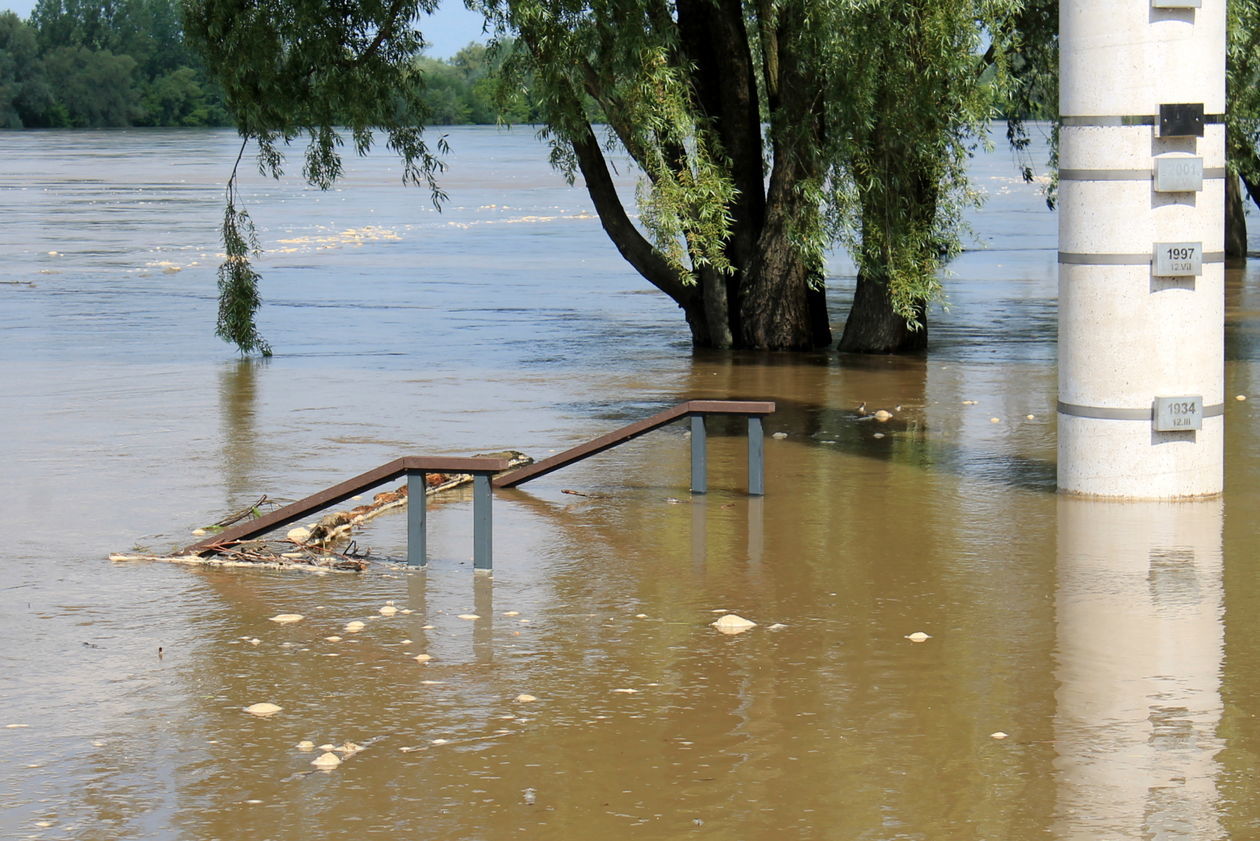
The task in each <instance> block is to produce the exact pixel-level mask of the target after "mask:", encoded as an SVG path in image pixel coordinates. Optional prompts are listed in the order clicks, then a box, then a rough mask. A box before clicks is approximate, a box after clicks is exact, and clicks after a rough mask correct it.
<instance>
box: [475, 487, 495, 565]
mask: <svg viewBox="0 0 1260 841" xmlns="http://www.w3.org/2000/svg"><path fill="white" fill-rule="evenodd" d="M493 499H494V495H493V494H492V493H491V492H490V475H489V474H488V473H479V474H477V475H475V476H474V477H473V572H484V573H488V572H490V571H491V570H492V569H493V568H494V557H493V552H492V549H493V539H492V532H491V519H490V503H491V500H493Z"/></svg>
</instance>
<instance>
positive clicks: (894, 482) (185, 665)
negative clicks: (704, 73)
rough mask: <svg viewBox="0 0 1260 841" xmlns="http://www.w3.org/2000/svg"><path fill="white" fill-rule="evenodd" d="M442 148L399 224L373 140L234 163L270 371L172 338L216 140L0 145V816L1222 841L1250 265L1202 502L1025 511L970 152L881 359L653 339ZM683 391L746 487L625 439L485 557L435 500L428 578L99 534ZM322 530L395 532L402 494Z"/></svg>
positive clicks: (387, 827)
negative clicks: (910, 330)
mask: <svg viewBox="0 0 1260 841" xmlns="http://www.w3.org/2000/svg"><path fill="white" fill-rule="evenodd" d="M447 133H448V136H449V140H450V143H451V145H452V147H453V152H452V154H451V156H450V157H449V169H448V171H447V172H446V173H445V174H444V175H443V176H442V181H443V185H444V187H445V189H446V191H447V192H448V194H449V196H450V198H449V201H448V202H447V203H446V205H445V206H444V208H443V209H442V211H441V212H438V211H436V210H435V209H434V208H433V207H432V206H431V204H430V203H429V201H428V196H427V194H425V193H424V192H422V191H418V190H414V189H406V188H404V187H403V186H402V185H401V183H400V179H399V173H398V169H397V167H396V165H395V164H394V162H393V161H392V160H391V159H390V157H389V155H388V154H384V153H382V154H373V155H371V156H369V157H368V158H366V159H363V160H352V161H349V162H348V167H347V175H346V177H345V179H344V180H343V182H342V183H341V184H340V186H339V187H338V189H336V190H334V191H331V192H328V193H320V192H318V191H315V190H311V189H308V188H305V187H303V185H302V184H301V183H300V179H298V178H286V179H284V180H281V181H279V182H275V181H271V180H269V179H266V178H263V177H261V176H259V175H257V174H256V173H254V172H253V171H252V170H250V169H249V168H248V166H245V167H244V168H243V169H244V175H243V182H242V194H243V196H244V200H245V204H246V206H247V208H248V209H249V211H250V212H251V213H252V215H253V218H254V219H255V220H256V222H257V224H258V227H259V233H260V236H261V240H262V245H263V248H264V249H265V253H264V255H263V256H262V257H261V258H260V260H259V261H258V265H259V268H260V270H261V271H262V273H263V275H264V281H263V295H264V299H265V304H264V307H263V311H262V314H261V319H260V326H261V330H262V332H263V334H264V335H265V336H266V337H267V338H268V339H269V340H270V342H271V343H272V345H273V346H274V348H275V350H276V355H275V356H274V357H272V358H270V359H246V360H242V359H239V358H238V357H237V356H236V354H235V353H234V351H233V350H232V349H231V348H230V347H228V346H227V345H225V344H223V343H222V342H221V341H219V340H218V339H216V338H215V337H214V335H213V325H214V318H215V306H216V305H215V267H216V264H217V259H218V258H217V257H216V254H217V253H218V244H217V224H218V222H219V220H220V218H221V215H222V204H221V202H222V198H223V184H224V180H225V178H226V175H227V172H228V169H229V167H230V165H231V162H232V160H233V158H234V157H235V152H236V147H237V140H236V138H235V136H234V135H233V134H232V133H231V132H226V131H200V130H198V131H157V130H147V131H113V132H87V131H85V132H24V133H13V132H7V133H0V160H3V161H4V162H5V163H4V166H3V170H2V171H0V214H2V215H0V219H3V225H2V226H0V254H3V256H4V264H3V265H2V266H0V361H2V362H3V364H2V365H0V394H2V395H3V399H2V400H0V440H3V442H4V445H3V449H0V454H2V455H3V462H4V470H3V473H2V474H0V475H2V476H3V482H0V512H4V520H5V522H8V523H9V524H10V529H9V534H8V537H7V539H6V540H5V541H4V547H5V551H4V552H3V553H2V554H0V588H2V593H3V598H2V599H0V628H2V629H3V636H4V643H3V646H0V668H2V669H3V673H4V676H5V680H4V682H3V684H0V751H3V754H2V755H3V760H4V761H3V763H2V764H0V835H2V836H3V837H5V838H14V839H18V838H21V839H27V838H29V839H77V840H78V841H113V839H188V841H211V839H278V840H279V839H285V840H286V841H287V839H295V840H296V839H303V841H308V840H310V841H316V840H317V839H346V838H385V837H391V838H392V837H407V838H423V839H427V840H428V841H433V840H436V839H451V841H455V839H460V841H470V840H471V839H478V840H480V839H485V841H497V839H509V838H522V837H529V838H540V839H547V838H572V839H578V838H610V839H620V838H636V839H661V840H662V841H665V839H669V841H674V839H684V838H685V839H693V838H694V839H713V841H718V839H721V841H728V840H729V841H734V839H745V841H762V839H767V840H768V839H782V838H792V839H881V840H882V839H889V840H890V841H891V839H923V841H955V839H958V840H959V841H963V840H964V839H966V840H967V841H972V840H973V839H974V841H980V839H1007V840H1008V841H1009V840H1010V839H1021V841H1022V840H1023V839H1036V838H1045V839H1056V840H1057V839H1065V840H1066V839H1091V840H1092V839H1111V840H1112V841H1117V840H1118V839H1148V838H1160V839H1183V838H1184V839H1191V838H1193V839H1216V838H1233V839H1240V841H1241V839H1250V838H1255V837H1260V797H1257V793H1258V792H1260V779H1258V774H1260V771H1258V770H1257V769H1258V767H1260V765H1258V762H1257V757H1258V756H1260V653H1258V650H1257V647H1256V645H1255V639H1256V638H1257V636H1258V635H1260V577H1258V576H1257V573H1256V569H1257V567H1256V558H1257V557H1258V556H1260V533H1258V532H1260V518H1258V517H1256V516H1255V511H1256V510H1257V505H1258V504H1260V472H1258V471H1260V457H1258V456H1257V453H1258V452H1260V440H1257V439H1258V436H1257V424H1256V423H1255V417H1254V415H1255V413H1256V411H1257V409H1256V406H1257V404H1258V403H1260V383H1258V382H1257V380H1258V379H1260V292H1258V289H1260V262H1257V261H1255V260H1253V261H1252V266H1251V268H1250V269H1248V270H1245V271H1244V270H1231V271H1230V273H1229V279H1228V284H1227V296H1228V300H1227V325H1226V342H1227V348H1226V358H1227V371H1226V388H1227V394H1228V395H1246V396H1250V397H1251V398H1252V399H1251V400H1248V401H1236V400H1229V401H1227V402H1228V404H1229V405H1228V406H1227V407H1226V408H1227V416H1226V430H1227V433H1226V435H1227V437H1226V447H1227V455H1226V458H1227V475H1226V493H1225V495H1224V497H1223V498H1222V499H1219V500H1213V501H1208V502H1195V503H1182V504H1157V503H1104V502H1089V501H1082V500H1079V499H1069V498H1064V497H1060V496H1058V495H1057V494H1056V493H1055V491H1054V458H1055V447H1054V440H1055V438H1054V436H1055V431H1054V423H1055V415H1054V401H1055V388H1056V385H1055V319H1056V315H1055V310H1056V307H1055V294H1056V266H1055V248H1056V245H1055V241H1056V221H1055V217H1054V214H1053V213H1051V212H1049V211H1047V210H1046V209H1045V206H1044V204H1043V202H1042V199H1041V197H1040V196H1039V194H1038V193H1037V191H1036V189H1035V188H1033V187H1028V186H1026V185H1023V184H1022V183H1021V182H1020V181H1019V179H1018V177H1017V176H1016V170H1015V164H1014V162H1013V160H1012V158H1011V156H1010V154H1009V153H1007V152H1005V151H1004V150H1002V149H998V150H996V151H994V152H991V153H981V154H979V155H978V156H977V157H976V159H975V161H974V163H973V177H974V179H975V182H976V184H977V186H978V187H980V188H981V189H982V190H983V191H984V193H985V194H986V195H987V196H988V200H987V202H986V204H985V206H984V208H983V209H981V210H979V211H977V212H975V213H974V214H972V225H973V227H974V229H975V233H976V236H975V241H974V243H973V247H971V248H970V249H969V250H968V251H967V252H966V253H965V254H963V255H962V256H961V257H960V258H959V259H957V260H956V261H955V262H954V263H953V264H952V266H951V267H950V272H951V277H950V278H949V279H948V281H947V284H946V285H947V289H948V293H949V305H950V306H949V309H948V310H946V311H941V310H936V311H934V312H933V313H932V327H931V329H932V333H931V337H932V338H931V346H932V347H931V353H930V354H929V356H927V357H926V358H911V359H901V358H846V357H841V356H839V355H836V354H834V353H819V354H806V355H783V354H768V355H757V354H743V353H701V354H693V353H692V352H691V349H690V346H689V341H688V336H687V333H686V328H685V325H684V324H683V321H682V318H681V314H680V313H679V312H678V310H677V309H676V308H675V307H674V306H673V305H672V304H671V303H670V302H668V301H667V300H665V299H664V298H663V297H661V296H660V295H658V294H656V293H654V292H653V291H652V290H650V289H649V288H648V287H647V285H646V284H645V283H644V282H643V281H641V280H640V279H638V278H637V277H636V276H635V275H634V274H633V273H632V272H631V271H630V270H629V269H628V268H627V267H626V265H625V264H624V263H623V262H622V261H621V260H620V258H619V257H618V256H617V254H616V252H615V250H614V249H613V248H612V246H611V245H610V244H609V243H608V241H607V240H606V238H605V237H604V236H603V234H602V232H601V231H600V228H599V224H598V220H597V219H596V218H595V217H594V215H593V213H592V210H591V207H590V204H589V201H588V200H587V198H586V196H585V193H584V192H583V191H582V190H581V189H580V188H570V187H568V186H567V185H566V184H565V183H564V181H563V179H562V178H561V177H559V176H558V175H556V174H555V173H554V172H552V171H551V170H550V169H549V168H548V167H547V165H546V163H545V149H544V148H543V147H542V145H541V144H540V143H539V141H537V140H536V139H535V138H534V136H533V133H532V132H531V131H530V130H529V129H520V128H518V129H514V130H512V131H510V132H507V131H500V130H497V129H488V128H487V129H483V128H459V129H450V130H447ZM290 169H292V170H293V171H295V172H296V171H297V170H299V169H300V160H299V159H294V160H293V161H291V162H290ZM627 172H628V170H627V168H625V167H622V168H621V173H622V175H621V185H622V186H623V187H624V188H625V189H626V191H627V195H632V191H633V185H632V183H631V181H630V180H629V178H628V177H627V175H626V173H627ZM1251 223H1252V236H1251V243H1252V248H1253V250H1255V249H1257V247H1258V246H1257V243H1260V217H1258V216H1257V215H1256V214H1254V213H1253V214H1252V215H1251ZM830 272H831V277H830V279H829V284H830V287H831V288H830V292H829V294H830V296H831V299H832V300H831V306H832V309H833V314H834V320H835V323H836V326H839V324H840V323H841V322H842V320H843V315H844V312H845V309H846V306H847V303H846V298H847V296H848V295H850V294H851V289H852V280H853V279H852V269H851V266H850V265H849V263H848V262H847V260H846V259H844V258H843V256H841V255H837V256H835V258H834V259H833V261H832V263H831V265H830ZM701 398H723V399H725V398H745V399H767V400H774V401H776V403H777V404H778V411H777V412H776V413H775V414H774V415H772V416H770V417H769V418H768V419H767V422H766V429H767V432H768V433H779V434H780V435H779V436H778V437H773V438H769V439H768V440H767V441H766V464H767V477H766V485H767V487H766V495H765V497H764V498H760V499H750V498H749V497H747V496H746V495H745V494H744V493H743V487H744V485H743V482H744V473H743V470H744V467H743V447H744V441H743V437H742V435H740V434H738V429H737V428H735V427H734V426H726V425H722V424H715V428H714V430H713V431H712V432H711V433H710V448H711V453H710V476H709V484H710V493H708V494H707V495H704V496H695V497H692V496H690V495H689V494H688V493H687V484H688V478H687V471H688V467H689V461H688V447H687V442H686V440H685V437H684V431H685V430H684V428H683V426H681V425H679V426H677V427H668V428H665V429H663V430H661V431H658V432H655V433H653V434H651V435H648V436H645V437H643V438H640V439H637V440H636V441H635V442H633V443H631V444H629V445H626V446H624V447H620V448H617V449H615V450H612V451H609V452H607V453H604V454H602V455H600V456H598V457H595V458H592V459H589V460H587V461H585V462H582V463H579V464H577V465H573V466H571V467H569V468H567V469H565V470H563V471H560V472H557V473H553V474H550V475H549V476H547V477H544V478H542V479H540V480H538V481H537V482H533V483H530V484H529V485H526V486H524V487H522V488H520V489H515V490H508V491H500V492H497V493H496V498H495V509H494V516H495V521H494V529H495V573H494V576H493V578H485V577H475V576H474V575H473V574H472V571H471V560H470V555H471V527H472V526H471V496H470V495H468V494H458V493H457V494H455V495H453V496H452V497H451V498H450V499H448V500H444V501H442V502H438V503H436V504H434V505H433V507H432V510H431V511H430V514H429V553H430V556H431V557H432V561H431V563H430V565H429V567H428V569H427V570H426V571H424V572H410V571H405V570H400V569H398V568H395V567H393V566H389V565H374V566H373V567H372V568H371V569H369V571H367V572H365V573H361V574H328V575H312V574H302V573H292V572H274V571H265V570H249V569H246V570H241V569H212V568H200V567H187V566H179V565H173V564H167V563H157V562H132V563H118V562H111V561H109V560H107V556H108V555H109V554H110V553H112V552H128V551H131V550H136V551H147V552H158V553H161V552H165V551H167V550H170V549H172V548H174V547H178V546H181V545H184V544H186V543H188V542H191V540H192V539H193V538H191V537H190V532H191V531H192V530H193V529H194V528H197V527H198V526H203V525H206V524H207V523H209V522H213V521H214V520H217V519H218V518H219V517H221V516H223V515H224V514H226V513H227V512H229V511H232V510H235V509H237V508H240V507H242V506H244V505H247V504H249V503H250V502H252V501H253V500H255V499H257V498H258V497H259V496H260V495H261V494H264V493H266V494H269V495H270V496H272V497H278V498H290V499H292V498H297V497H300V496H303V495H305V494H307V493H310V492H313V491H315V490H318V489H320V488H323V487H325V486H327V485H330V484H332V483H334V482H336V481H339V480H341V479H344V478H347V477H349V476H352V475H354V474H356V473H359V472H362V471H364V470H366V469H368V468H371V467H374V466H376V465H378V464H381V463H383V462H385V461H388V460H390V459H393V458H395V457H397V456H399V455H403V454H417V455H471V454H474V453H479V452H489V451H495V450H502V449H516V450H521V451H523V452H525V453H528V454H530V455H532V456H534V457H542V456H545V455H547V454H550V453H552V452H554V451H557V450H559V449H563V448H566V447H568V446H571V445H573V444H576V443H579V442H581V441H583V440H586V439H588V438H592V437H595V436H597V435H600V434H602V433H604V432H607V431H610V430H611V429H613V428H615V427H616V426H619V425H621V424H623V423H627V422H630V421H632V420H637V419H639V418H641V417H645V416H647V415H649V414H651V413H653V412H655V411H657V410H659V409H662V408H665V407H668V406H670V405H673V404H675V403H678V402H680V401H683V400H687V399H701ZM862 403H865V404H866V405H867V407H868V409H869V410H873V409H875V408H886V409H888V410H891V411H893V413H894V418H893V420H891V421H889V422H887V423H883V424H881V423H878V422H875V421H873V420H870V419H869V417H868V416H863V415H861V414H860V413H859V412H858V410H857V407H858V406H859V404H862ZM898 407H899V408H898ZM565 490H575V491H578V492H580V493H581V494H584V496H578V495H575V494H566V493H563V491H565ZM358 540H359V543H360V544H361V545H364V546H369V545H370V546H371V547H373V549H374V550H375V551H377V552H379V553H385V554H391V555H394V556H401V555H402V554H403V551H404V545H405V517H403V516H393V515H391V516H385V517H381V518H379V519H377V520H375V521H373V523H372V524H371V525H370V526H369V527H368V528H366V529H364V531H363V532H362V533H361V534H360V535H359V536H358ZM391 602H392V603H393V604H394V605H396V606H397V607H398V608H399V609H400V610H403V611H410V612H409V613H405V612H400V613H398V614H397V615H394V616H384V615H382V614H381V613H380V608H381V607H383V606H386V605H387V604H388V603H391ZM728 611H729V612H735V613H738V614H740V615H741V616H744V617H747V618H749V619H751V620H753V621H755V622H757V623H758V625H757V627H755V628H753V629H752V630H750V631H748V632H746V633H743V634H740V635H736V636H726V635H723V634H720V633H718V632H716V631H715V630H714V629H713V628H711V627H709V623H710V622H712V621H714V619H716V618H717V617H718V616H720V615H722V613H724V612H728ZM281 613H296V614H301V615H303V616H304V617H305V618H304V619H303V620H302V621H300V622H296V623H293V624H286V625H281V624H277V623H274V622H271V621H269V619H270V617H272V616H275V615H277V614H281ZM461 615H476V616H478V617H480V618H477V619H462V618H460V616H461ZM354 620H358V621H362V622H364V623H365V624H366V627H365V629H364V630H363V631H361V632H359V633H357V634H356V633H349V632H345V631H344V630H343V627H344V625H345V624H346V623H348V622H351V621H354ZM916 632H921V633H924V634H927V635H928V638H927V639H926V640H924V641H922V642H915V641H913V640H912V639H910V638H909V637H910V636H911V635H914V634H915V633H916ZM329 637H340V639H338V640H329V639H328V638H329ZM419 654H429V655H431V657H432V659H431V660H429V661H427V662H424V663H421V662H418V661H417V660H416V659H415V657H416V656H417V655H419ZM522 695H527V696H532V697H533V698H535V699H536V700H534V701H529V702H526V701H521V700H517V699H518V698H520V696H522ZM260 702H270V703H274V704H277V705H279V706H281V707H282V708H283V709H282V710H281V711H280V712H278V713H276V714H275V715H272V716H268V717H265V718H258V717H254V716H251V715H249V714H247V713H245V712H244V711H243V708H245V707H247V706H250V705H252V704H255V703H260ZM1003 735H1004V736H1005V738H1002V736H1003ZM308 740H309V741H311V742H313V743H314V745H317V746H318V745H322V744H324V743H328V744H332V745H342V744H343V743H345V742H347V741H348V742H353V743H356V744H358V745H361V746H363V750H361V751H359V752H357V753H352V754H350V755H348V756H346V758H345V761H344V762H343V763H342V764H341V765H340V766H339V767H337V768H336V769H334V770H332V771H329V772H324V771H317V770H315V769H314V768H313V767H312V766H311V764H310V763H311V760H312V759H313V758H314V757H315V756H316V755H318V754H319V753H320V751H319V750H315V751H307V750H302V749H300V748H299V747H298V745H299V743H301V742H304V741H308Z"/></svg>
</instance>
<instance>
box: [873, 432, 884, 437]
mask: <svg viewBox="0 0 1260 841" xmlns="http://www.w3.org/2000/svg"><path fill="white" fill-rule="evenodd" d="M871 437H872V438H883V437H884V433H882V432H876V433H875V434H874V435H872V436H871Z"/></svg>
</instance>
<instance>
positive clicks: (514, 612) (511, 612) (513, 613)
mask: <svg viewBox="0 0 1260 841" xmlns="http://www.w3.org/2000/svg"><path fill="white" fill-rule="evenodd" d="M503 615H504V616H520V615H521V612H520V611H519V610H505V611H503Z"/></svg>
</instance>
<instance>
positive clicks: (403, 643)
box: [398, 640, 411, 645]
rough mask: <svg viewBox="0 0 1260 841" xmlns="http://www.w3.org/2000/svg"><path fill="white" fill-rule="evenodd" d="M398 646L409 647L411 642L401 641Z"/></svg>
mask: <svg viewBox="0 0 1260 841" xmlns="http://www.w3.org/2000/svg"><path fill="white" fill-rule="evenodd" d="M398 644H399V645H411V640H403V641H402V642H400V643H398Z"/></svg>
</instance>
